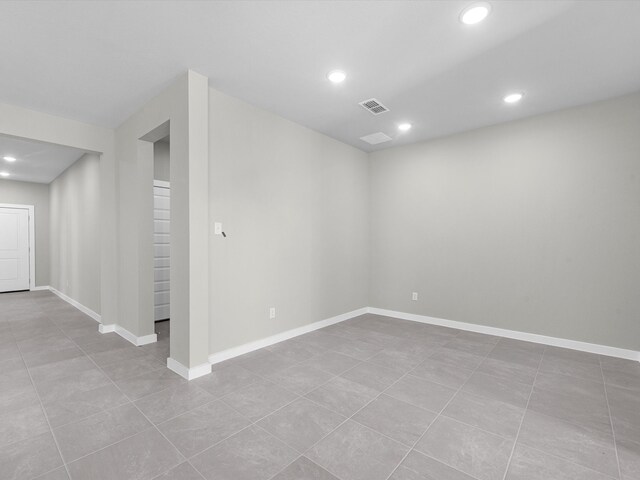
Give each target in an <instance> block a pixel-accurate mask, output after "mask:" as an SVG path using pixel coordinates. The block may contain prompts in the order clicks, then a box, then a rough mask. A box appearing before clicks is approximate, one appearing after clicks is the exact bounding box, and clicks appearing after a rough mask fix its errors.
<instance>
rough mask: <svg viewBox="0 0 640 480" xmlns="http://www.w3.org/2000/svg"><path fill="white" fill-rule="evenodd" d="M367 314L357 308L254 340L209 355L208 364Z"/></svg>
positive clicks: (366, 310) (362, 309) (365, 308)
mask: <svg viewBox="0 0 640 480" xmlns="http://www.w3.org/2000/svg"><path fill="white" fill-rule="evenodd" d="M367 312H368V307H364V308H359V309H358V310H354V311H352V312H348V313H343V314H341V315H337V316H335V317H331V318H327V319H325V320H320V321H318V322H315V323H310V324H309V325H304V326H302V327H298V328H294V329H292V330H287V331H286V332H282V333H278V334H276V335H272V336H270V337H267V338H263V339H262V340H256V341H255V342H249V343H245V344H244V345H240V346H238V347H233V348H229V349H228V350H223V351H221V352H217V353H213V354H211V355H209V363H211V364H212V365H213V364H216V363H220V362H224V361H225V360H229V359H231V358H234V357H238V356H240V355H244V354H245V353H249V352H253V351H254V350H259V349H261V348H264V347H268V346H270V345H273V344H274V343H280V342H284V341H285V340H289V339H290V338H293V337H297V336H299V335H304V334H305V333H309V332H313V331H314V330H318V329H320V328H324V327H328V326H329V325H333V324H335V323H340V322H344V321H345V320H349V319H350V318H354V317H358V316H360V315H364V314H365V313H367Z"/></svg>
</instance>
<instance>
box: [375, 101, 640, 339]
mask: <svg viewBox="0 0 640 480" xmlns="http://www.w3.org/2000/svg"><path fill="white" fill-rule="evenodd" d="M639 152H640V94H635V95H631V96H626V97H622V98H617V99H614V100H610V101H606V102H601V103H597V104H591V105H588V106H584V107H579V108H574V109H570V110H565V111H560V112H556V113H553V114H548V115H543V116H538V117H534V118H529V119H526V120H523V121H517V122H512V123H508V124H503V125H499V126H494V127H489V128H483V129H480V130H476V131H472V132H468V133H464V134H460V135H455V136H451V137H448V138H443V139H440V140H436V141H432V142H428V143H421V144H417V145H412V146H408V147H402V148H396V149H390V150H385V151H381V152H378V153H374V154H372V155H370V159H371V190H372V201H371V213H372V217H371V218H372V225H371V232H372V236H371V241H372V250H371V267H372V276H371V304H372V306H374V307H380V308H386V309H392V310H397V311H403V312H410V313H416V314H423V315H429V316H433V317H440V318H445V319H450V320H459V321H464V322H470V323H477V324H482V325H490V326H494V327H500V328H506V329H511V330H519V331H523V332H533V333H539V334H543V335H551V336H556V337H562V338H569V339H574V340H581V341H586V342H592V343H598V344H604V345H612V346H617V347H622V348H630V349H636V350H637V349H640V322H639V321H638V319H639V317H640V295H639V294H638V286H639V285H640V153H639ZM414 291H416V292H419V301H417V302H413V301H411V292H414Z"/></svg>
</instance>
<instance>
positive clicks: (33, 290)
mask: <svg viewBox="0 0 640 480" xmlns="http://www.w3.org/2000/svg"><path fill="white" fill-rule="evenodd" d="M40 290H49V291H50V290H51V287H50V286H49V285H42V286H40V287H33V288H32V289H31V291H32V292H38V291H40Z"/></svg>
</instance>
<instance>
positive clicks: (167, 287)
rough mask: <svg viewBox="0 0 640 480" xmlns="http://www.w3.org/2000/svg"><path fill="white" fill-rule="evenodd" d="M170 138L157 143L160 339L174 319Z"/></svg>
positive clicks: (155, 268)
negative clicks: (172, 300)
mask: <svg viewBox="0 0 640 480" xmlns="http://www.w3.org/2000/svg"><path fill="white" fill-rule="evenodd" d="M169 167H170V138H169V136H168V135H167V136H166V137H164V138H161V139H160V140H158V141H157V142H154V144H153V255H154V257H153V295H154V309H153V312H154V324H155V328H154V330H155V333H156V334H157V335H158V341H162V340H164V339H168V337H169V334H170V319H171V182H170V174H169V171H170V168H169Z"/></svg>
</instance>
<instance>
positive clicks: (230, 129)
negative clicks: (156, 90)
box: [172, 90, 369, 353]
mask: <svg viewBox="0 0 640 480" xmlns="http://www.w3.org/2000/svg"><path fill="white" fill-rule="evenodd" d="M209 131H210V137H209V162H210V167H209V190H210V209H209V212H210V225H209V226H210V238H209V242H210V281H211V288H210V296H209V298H210V301H211V303H210V308H209V311H210V312H211V327H210V332H211V337H210V351H211V352H212V353H215V352H219V351H221V350H225V349H227V348H230V347H235V346H238V345H242V344H244V343H247V342H250V341H254V340H259V339H262V338H265V337H267V336H270V335H274V334H276V333H280V332H282V331H285V330H289V329H292V328H296V327H300V326H303V325H306V324H309V323H312V322H315V321H318V320H322V319H325V318H328V317H332V316H335V315H338V314H341V313H345V312H349V311H352V310H355V309H357V308H361V307H365V306H366V305H367V301H368V279H369V273H368V258H369V254H368V245H369V241H368V235H369V178H368V168H369V167H368V163H367V156H366V154H365V153H363V152H361V151H359V150H357V149H355V148H353V147H350V146H347V145H345V144H343V143H340V142H338V141H335V140H332V139H330V138H328V137H326V136H324V135H321V134H319V133H316V132H314V131H312V130H309V129H307V128H305V127H302V126H300V125H297V124H295V123H292V122H290V121H287V120H284V119H283V118H280V117H278V116H276V115H273V114H271V113H268V112H265V111H263V110H260V109H258V108H255V107H253V106H250V105H248V104H246V103H243V102H241V101H239V100H236V99H233V98H231V97H228V96H226V95H223V94H221V93H219V92H217V91H215V90H210V92H209ZM172 140H173V137H172ZM214 221H217V222H222V223H223V229H224V231H225V233H226V234H227V238H223V237H222V236H216V235H213V222H214ZM270 307H275V308H276V318H275V319H274V320H270V319H269V308H270Z"/></svg>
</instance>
